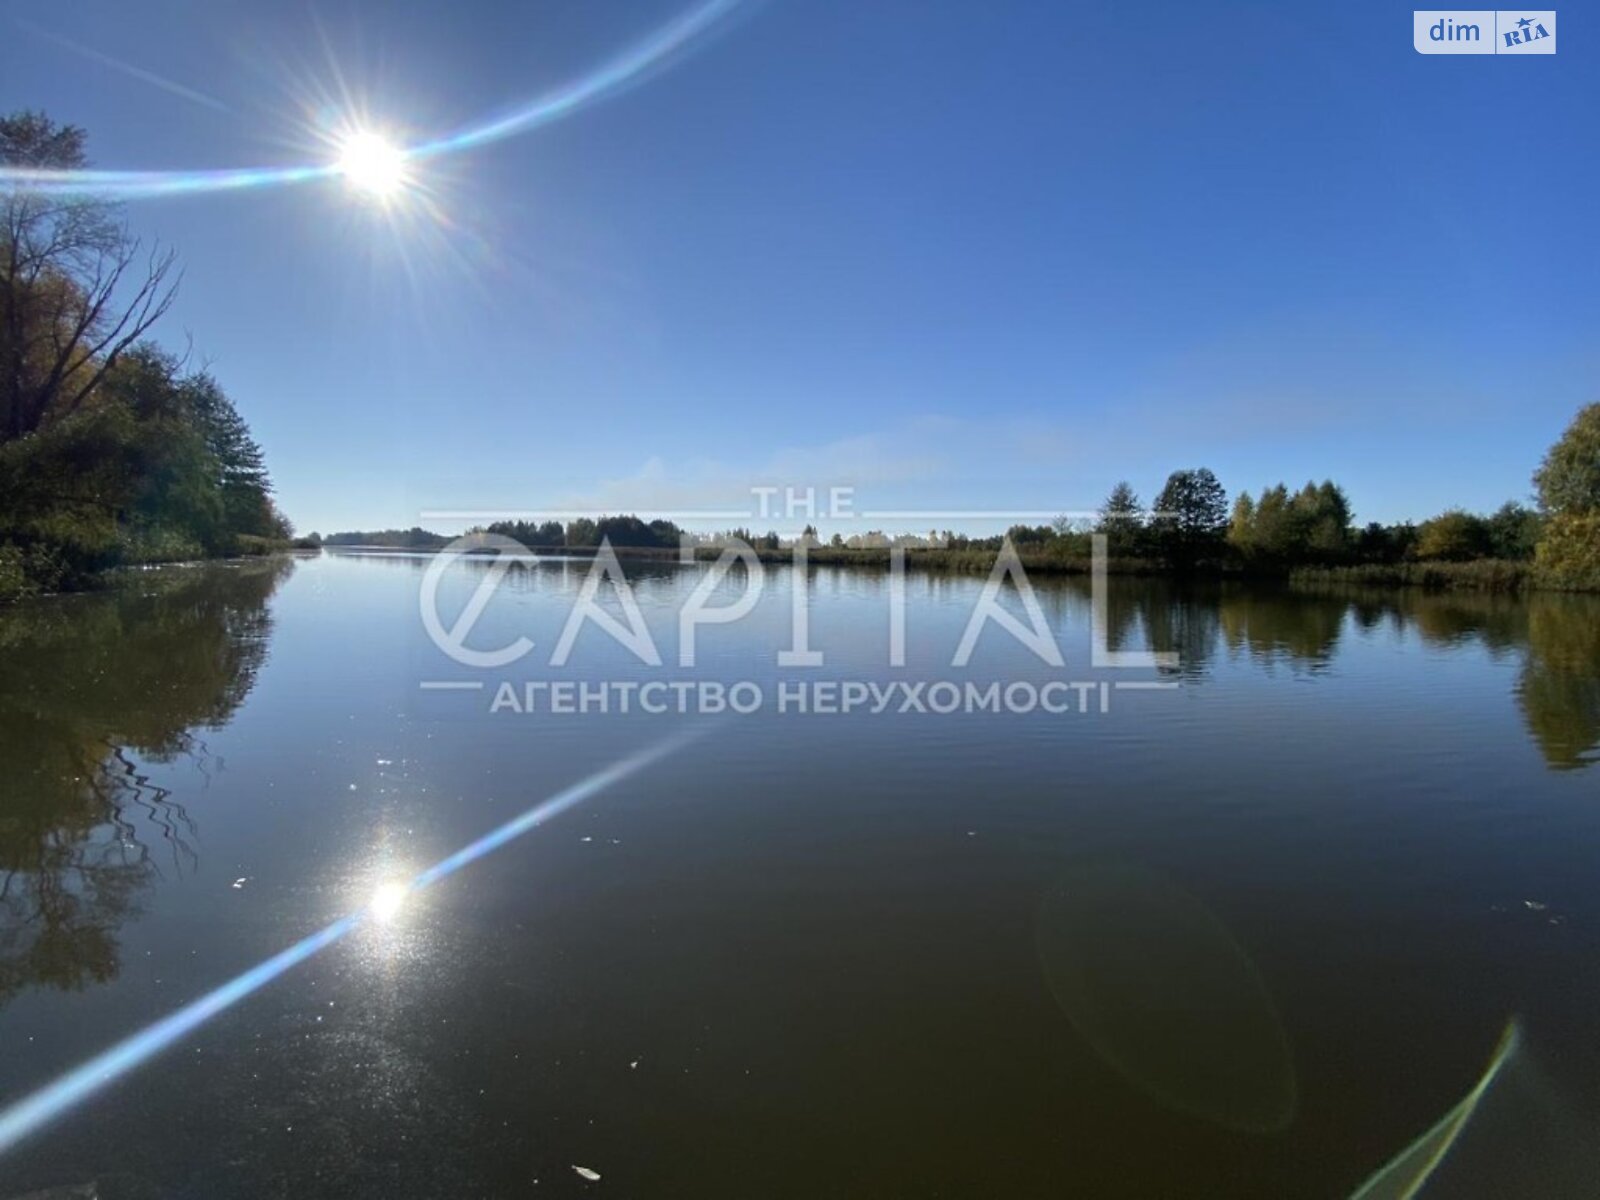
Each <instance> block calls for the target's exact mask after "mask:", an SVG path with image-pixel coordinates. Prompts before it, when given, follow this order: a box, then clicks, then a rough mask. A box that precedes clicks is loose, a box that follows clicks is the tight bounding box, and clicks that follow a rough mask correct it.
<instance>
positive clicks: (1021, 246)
mask: <svg viewBox="0 0 1600 1200" xmlns="http://www.w3.org/2000/svg"><path fill="white" fill-rule="evenodd" d="M685 7H686V5H685V4H684V2H683V0H635V2H630V3H615V4H610V3H608V4H595V3H592V2H591V0H540V2H538V3H522V4H511V3H505V4H478V5H473V4H462V3H456V4H449V5H445V4H439V5H426V4H420V3H419V4H411V5H393V4H379V3H370V4H363V3H348V2H347V3H319V4H316V5H304V4H293V3H290V4H281V5H280V4H273V5H245V4H240V3H231V2H229V0H210V2H207V3H203V4H202V3H179V2H176V0H165V2H157V3H149V4H141V5H138V6H133V5H128V4H126V3H121V2H119V3H109V2H104V0H87V2H84V3H78V4H74V5H72V6H70V7H69V6H56V7H54V8H46V7H45V6H40V5H35V4H27V5H24V4H17V3H12V2H10V0H5V2H4V3H0V108H4V109H13V108H18V107H24V106H27V107H36V108H43V109H45V110H47V111H48V112H50V113H51V114H52V115H53V116H55V117H57V118H58V119H60V120H64V121H71V122H74V123H76V124H80V125H83V126H84V127H86V128H87V129H88V130H89V131H90V134H91V150H92V154H93V157H94V159H95V164H96V165H97V166H101V167H106V168H149V169H155V168H171V169H188V168H207V167H231V166H253V165H261V164H282V163H293V162H301V161H314V160H316V159H318V158H319V157H324V156H325V154H326V152H325V151H324V150H322V149H320V148H318V147H317V146H316V144H315V141H314V140H313V139H311V138H310V137H309V134H308V130H309V129H310V128H311V126H312V125H313V124H314V123H315V122H316V121H317V120H318V119H322V120H338V119H339V117H340V110H341V109H342V108H343V107H345V102H344V98H345V97H348V98H349V99H350V100H351V101H353V102H354V104H355V105H356V106H358V107H359V108H361V109H363V110H364V111H365V114H366V115H367V117H368V118H369V119H371V120H372V121H374V122H376V123H377V124H379V125H382V126H383V127H385V128H387V129H388V130H391V131H393V132H395V133H396V134H399V135H401V136H410V137H413V138H416V139H424V138H428V137H431V136H435V135H438V134H440V133H443V132H446V131H449V130H452V129H455V128H458V127H460V126H462V125H463V124H467V123H470V122H472V121H474V120H476V119H478V118H480V117H483V116H485V115H492V114H495V113H498V112H503V111H505V110H506V109H508V108H510V107H514V106H515V105H516V104H517V103H519V102H521V101H526V100H528V99H529V98H531V97H534V96H537V95H538V94H540V93H541V92H544V91H546V90H547V89H549V88H552V87H555V86H557V85H560V84H563V83H566V82H568V81H570V80H572V79H576V78H580V77H582V76H583V75H584V74H585V73H586V72H588V71H590V70H591V69H592V68H593V67H594V66H595V65H596V64H598V63H601V62H603V61H604V60H605V59H607V58H608V57H609V56H611V55H612V54H614V53H615V52H616V51H618V50H619V49H621V48H623V47H625V46H627V45H628V44H629V43H630V42H633V41H635V40H637V39H639V38H642V37H645V36H648V35H649V34H650V32H651V31H652V30H654V29H655V28H657V27H658V26H660V25H661V24H662V23H664V22H666V21H669V20H670V19H672V18H673V17H674V16H675V15H676V14H679V13H681V12H682V11H683V10H684V8H685ZM135 10H137V11H135ZM1561 17H1562V22H1561V26H1560V36H1561V49H1560V52H1559V53H1558V54H1556V55H1555V56H1554V57H1549V56H1542V57H1525V58H1510V57H1491V56H1483V57H1478V56H1462V57H1452V56H1433V57H1424V56H1420V55H1418V54H1416V53H1415V52H1414V50H1413V49H1412V45H1411V13H1410V11H1409V10H1403V9H1400V8H1397V7H1393V6H1390V5H1379V4H1360V3H1350V4H1343V5H1337V6H1312V5H1281V4H1272V5H1269V4H1262V5H1251V6H1245V5H1233V6H1229V5H1191V4H1175V5H1157V4H1145V5H1139V6H1127V5H1093V6H1089V5H1069V4H1063V3H1002V2H998V0H982V2H978V0H973V2H970V3H967V2H960V3H958V2H956V0H916V2H899V0H873V2H872V3H865V4H864V3H861V2H860V0H767V2H765V3H760V4H756V3H750V4H746V5H745V6H744V7H743V8H742V9H741V10H740V11H739V12H738V13H737V14H736V15H735V18H734V19H733V20H731V21H730V22H728V23H727V24H726V25H725V26H724V27H722V28H720V29H719V31H718V32H717V34H716V36H714V37H711V38H709V39H708V40H706V41H704V42H703V43H700V44H697V45H696V46H695V47H694V48H693V50H692V52H690V53H686V54H683V55H681V56H679V57H678V58H677V59H676V60H675V61H673V62H672V63H671V64H669V67H668V69H664V70H658V71H655V72H653V73H651V75H650V76H649V77H648V78H646V79H644V80H642V81H640V82H639V83H638V85H637V86H635V87H633V88H631V89H629V90H627V91H625V92H623V93H621V94H619V95H616V96H614V97H612V98H610V99H608V100H606V101H604V102H602V103H599V104H595V105H593V106H590V107H587V108H584V109H582V110H580V111H577V112H575V113H573V114H572V115H570V116H568V117H566V118H565V119H563V120H560V121H558V122H554V123H550V124H547V125H544V126H542V127H540V128H538V129H535V130H532V131H530V132H528V133H526V134H523V135H521V136H517V137H514V138H509V139H506V140H503V141H499V142H496V143H494V144H491V145H487V146H482V147H479V148H476V149H474V150H471V151H469V152H465V153H462V154H459V155H455V156H452V157H449V158H439V159H433V160H430V161H429V162H428V163H426V164H418V166H417V174H418V177H419V181H421V182H422V183H423V184H425V186H426V187H427V188H428V189H429V191H430V193H431V194H432V196H433V197H434V204H435V207H436V212H437V214H438V217H435V216H430V215H428V214H426V213H424V212H422V211H420V207H419V206H418V205H416V204H412V205H410V206H407V207H406V209H405V211H403V212H399V213H397V214H390V215H385V214H384V213H383V212H381V211H380V210H378V209H376V208H375V207H374V206H372V205H370V204H368V203H365V202H362V201H360V200H358V199H356V198H354V197H352V196H351V195H350V194H349V192H348V189H347V188H346V187H345V186H344V185H343V184H342V183H341V182H337V181H326V182H321V183H316V184H310V185H305V186H300V187H289V188H279V189H262V190H258V191H249V192H240V193H223V194H207V195H193V196H185V197H181V198H171V197H169V198H161V199H145V200H140V201H137V202H135V203H133V204H132V205H131V206H130V209H129V219H130V222H131V224H132V225H133V227H134V229H135V230H136V231H137V232H140V233H142V234H144V235H147V236H158V237H160V238H161V239H163V240H164V241H167V242H170V243H171V244H173V245H174V246H176V247H177V248H178V249H179V251H180V253H181V255H182V258H183V261H184V263H185V266H186V276H185V279H184V285H183V291H182V295H181V298H180V300H179V303H178V305H177V307H176V309H175V310H174V312H173V313H172V314H171V316H169V318H168V319H167V321H166V323H165V325H164V326H163V327H162V338H163V340H165V341H167V342H169V343H170V344H174V345H181V344H182V342H183V339H184V336H185V332H186V331H187V333H189V334H192V336H193V339H194V346H195V349H196V352H197V354H198V355H200V356H201V357H203V358H205V359H207V360H208V361H209V362H210V363H211V364H212V367H213V369H214V370H215V371H216V373H217V374H218V376H219V377H220V378H221V380H222V381H223V383H224V385H225V386H226V387H227V389H228V390H229V392H230V393H231V394H232V395H233V396H234V397H235V399H236V400H237V402H238V404H239V406H240V408H241V409H242V410H243V411H244V413H245V415H246V417H247V418H248V419H249V421H250V422H251V425H252V426H253V428H254V429H255V431H256V433H257V435H258V437H259V438H260V440H261V442H262V443H263V445H264V447H265V448H266V451H267V454H268V460H269V463H270V465H271V467H272V470H273V474H274V476H275V478H276V481H277V484H278V489H279V493H280V498H281V502H282V504H283V506H284V508H285V509H286V511H287V512H288V513H289V515H290V516H291V517H292V518H293V519H294V521H295V522H296V524H297V525H298V526H299V527H300V528H301V529H307V530H308V529H313V528H315V529H320V530H322V531H324V532H327V531H329V530H332V529H343V528H352V527H362V528H370V527H375V526H390V525H409V524H412V523H415V522H416V521H417V520H418V514H419V512H421V511H422V510H424V509H438V508H451V509H460V508H526V509H538V508H587V507H598V508H604V509H607V510H613V511H614V510H618V509H630V510H632V509H650V508H737V507H741V506H745V505H748V504H749V502H750V497H749V493H748V491H747V490H746V489H747V488H748V487H750V486H752V485H757V484H760V485H769V484H770V485H779V486H785V485H787V486H796V487H805V486H815V487H817V488H819V489H822V488H827V487H829V486H830V485H836V484H848V485H853V486H854V487H855V488H856V494H857V497H858V499H857V506H858V507H861V508H869V507H870V508H895V509H903V508H939V509H963V508H965V509H975V508H983V509H1016V510H1058V509H1080V508H1089V507H1093V506H1094V505H1095V504H1097V503H1098V502H1099V500H1100V499H1101V498H1102V497H1103V496H1104V494H1105V493H1106V491H1107V490H1109V488H1110V486H1111V485H1112V483H1114V482H1115V481H1116V480H1117V479H1118V478H1122V477H1127V478H1129V479H1130V480H1132V481H1133V483H1134V484H1135V486H1136V488H1138V490H1139V491H1140V493H1141V495H1143V496H1144V497H1145V498H1146V499H1147V500H1148V499H1150V498H1152V497H1153V494H1154V492H1155V490H1156V489H1157V488H1158V487H1159V485H1160V482H1161V480H1162V479H1163V478H1164V477H1165V475H1166V473H1167V472H1168V471H1170V470H1172V469H1174V468H1177V467H1184V466H1193V465H1208V466H1210V467H1211V468H1212V469H1213V470H1215V471H1216V472H1217V474H1218V476H1219V477H1220V478H1221V479H1222V481H1223V483H1224V484H1225V485H1226V486H1227V487H1228V489H1229V491H1230V493H1232V492H1236V491H1238V490H1239V489H1240V488H1249V489H1251V490H1255V489H1258V488H1260V487H1261V486H1263V485H1265V484H1270V483H1274V482H1277V481H1278V480H1280V479H1283V480H1287V481H1288V482H1290V483H1291V484H1298V483H1300V482H1303V481H1304V480H1305V479H1307V478H1309V477H1315V478H1318V479H1321V478H1323V477H1325V476H1332V477H1333V478H1335V479H1336V480H1338V481H1340V482H1342V483H1343V484H1344V485H1345V486H1346V487H1347V489H1348V490H1349V492H1350V494H1351V497H1352V499H1353V501H1354V504H1355V507H1356V510H1357V517H1358V519H1360V520H1363V521H1364V520H1369V519H1381V520H1391V519H1400V518H1406V517H1412V518H1420V517H1424V516H1427V515H1430V514H1431V513H1433V512H1436V511H1438V510H1440V509H1442V508H1444V507H1446V506H1447V505H1450V504H1458V503H1459V504H1463V505H1466V506H1468V507H1474V508H1489V507H1493V506H1495V505H1497V504H1498V503H1500V502H1501V501H1502V500H1504V499H1507V498H1510V497H1519V498H1521V497H1525V496H1526V494H1527V492H1528V490H1529V483H1528V476H1529V474H1530V472H1531V471H1532V469H1533V468H1534V466H1535V465H1536V464H1537V462H1538V459H1539V456H1540V455H1541V454H1542V453H1543V450H1544V449H1545V447H1546V446H1547V445H1548V444H1549V443H1550V442H1551V441H1552V440H1553V439H1554V438H1555V437H1556V436H1557V435H1558V434H1559V433H1560V431H1561V429H1562V428H1563V427H1564V426H1565V424H1566V423H1567V421H1568V420H1569V419H1570V418H1571V416H1572V414H1573V412H1574V411H1575V410H1576V409H1577V408H1578V407H1579V406H1580V405H1581V404H1583V403H1586V402H1588V401H1591V400H1595V399H1597V398H1600V338H1597V337H1596V333H1595V331H1596V330H1597V328H1600V320H1597V318H1600V311H1597V309H1600V289H1597V288H1596V285H1595V281H1596V279H1600V263H1597V261H1596V259H1597V250H1600V237H1596V235H1595V227H1594V215H1593V214H1594V211H1595V196H1596V194H1597V192H1600V165H1597V161H1596V156H1597V153H1600V151H1597V143H1596V140H1595V137H1594V120H1595V113H1596V112H1597V111H1600V70H1597V67H1600V63H1597V61H1596V58H1595V54H1596V53H1597V51H1596V47H1595V43H1594V39H1593V37H1592V33H1593V28H1594V27H1593V25H1592V23H1591V22H1589V21H1588V20H1587V19H1586V18H1587V14H1586V13H1585V12H1583V11H1581V10H1578V9H1569V10H1564V11H1563V12H1562V13H1561ZM61 39H65V40H66V41H67V42H71V43H73V44H75V45H76V46H78V47H84V48H88V49H90V50H93V51H96V52H99V53H100V54H103V55H110V56H113V57H114V58H116V59H117V60H119V61H121V62H123V63H125V64H128V65H130V66H133V67H136V68H138V69H139V70H141V71H144V72H147V73H150V74H153V75H156V76H159V77H161V78H162V79H164V80H167V81H169V82H172V83H176V84H178V85H180V86H181V87H182V88H184V89H187V90H189V91H192V92H195V93H198V94H200V95H201V96H203V97H206V98H208V101H209V102H201V101H200V100H197V99H195V98H193V97H189V96H185V95H181V94H179V93H178V92H177V91H175V90H173V89H170V88H164V87H161V86H158V85H156V84H155V83H152V82H151V81H149V80H148V79H142V78H138V77H135V76H134V75H133V74H130V73H128V72H126V71H123V70H119V69H117V68H116V67H114V66H112V65H109V64H108V63H106V62H105V61H103V60H101V59H98V58H95V57H92V56H90V55H87V54H85V53H82V52H81V50H78V49H73V48H71V47H69V46H68V45H66V44H64V43H63V41H62V40H61ZM439 218H442V219H439ZM432 523H433V524H434V525H435V526H437V527H441V528H447V527H449V523H447V522H442V521H436V522H432ZM941 523H942V524H953V525H959V524H960V522H954V521H952V522H941ZM907 524H908V525H914V524H916V523H914V522H908V523H907ZM825 531H826V526H825Z"/></svg>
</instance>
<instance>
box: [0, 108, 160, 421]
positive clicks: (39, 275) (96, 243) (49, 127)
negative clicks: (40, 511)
mask: <svg viewBox="0 0 1600 1200" xmlns="http://www.w3.org/2000/svg"><path fill="white" fill-rule="evenodd" d="M84 141H85V136H84V132H83V130H81V129H79V128H77V127H76V126H72V125H57V124H56V123H55V122H54V121H52V120H50V118H49V117H47V116H45V115H44V114H43V113H36V112H20V113H15V114H13V115H11V116H7V117H0V164H3V165H5V166H8V167H22V168H31V169H38V170H78V169H81V168H83V167H84V166H86V165H87V162H88V159H87V156H86V155H85V153H84ZM141 260H142V266H141V265H139V264H140V263H141ZM173 262H174V259H173V255H172V254H171V252H162V251H160V250H159V249H153V250H152V251H151V252H150V253H149V254H148V255H145V254H143V253H142V248H141V245H140V242H139V240H138V239H137V238H134V237H131V236H130V235H129V234H128V232H127V230H126V228H125V227H124V226H123V225H122V223H121V221H120V213H119V212H118V210H117V208H116V206H114V205H111V204H108V203H106V202H104V201H101V200H96V199H91V198H84V197H71V196H61V195H58V194H56V193H51V192H46V191H43V190H41V189H38V188H29V187H27V186H26V185H22V186H19V187H14V188H12V189H11V190H8V191H6V192H4V193H3V194H0V440H7V439H15V438H20V437H22V436H24V435H25V434H29V433H32V432H34V431H35V430H37V429H39V428H41V426H43V425H44V424H45V423H46V422H47V421H49V420H52V419H61V418H63V417H66V416H69V415H71V414H72V413H74V412H76V411H78V409H79V408H80V407H81V406H82V405H83V403H84V401H85V400H86V399H87V398H88V397H89V396H90V395H91V394H92V393H93V392H94V390H95V388H96V387H97V386H98V385H99V384H100V382H101V381H102V380H103V379H104V378H105V376H106V374H107V372H109V371H110V370H111V369H112V368H113V367H114V366H115V365H116V363H117V359H118V358H119V357H120V356H121V355H122V353H123V352H124V351H125V350H127V349H128V348H129V347H130V346H132V345H134V343H136V342H137V341H138V340H139V339H140V338H141V337H143V336H144V334H145V332H146V331H147V330H148V329H149V328H150V327H151V326H152V325H154V324H155V322H156V321H158V320H159V319H160V318H161V316H162V315H163V314H164V313H165V312H166V311H167V309H168V308H169V307H170V306H171V304H172V299H173V296H174V294H175V292H176V288H177V280H176V279H170V280H169V276H172V274H173Z"/></svg>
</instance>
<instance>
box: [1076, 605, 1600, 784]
mask: <svg viewBox="0 0 1600 1200" xmlns="http://www.w3.org/2000/svg"><path fill="white" fill-rule="evenodd" d="M1347 619H1348V621H1349V623H1350V625H1349V627H1350V628H1353V629H1354V630H1359V631H1361V632H1364V633H1368V634H1371V633H1376V632H1378V631H1380V630H1382V629H1385V628H1387V629H1391V630H1393V631H1394V633H1395V634H1397V635H1399V636H1403V637H1413V638H1416V639H1418V640H1420V641H1421V642H1423V643H1424V644H1426V645H1428V646H1433V647H1438V648H1441V649H1449V648H1455V647H1461V646H1466V645H1472V644H1475V645H1478V646H1481V647H1482V648H1483V649H1484V650H1485V651H1487V652H1488V653H1489V654H1490V655H1491V656H1493V657H1495V658H1507V657H1510V658H1511V659H1512V661H1516V659H1517V658H1520V660H1521V670H1520V672H1519V674H1518V679H1517V685H1516V699H1517V703H1518V705H1519V707H1520V708H1521V710H1522V715H1523V719H1524V720H1525V722H1526V723H1527V727H1528V732H1529V735H1530V736H1531V737H1532V739H1533V741H1534V743H1535V744H1536V745H1537V746H1538V747H1539V750H1540V752H1541V753H1542V754H1543V755H1544V757H1545V761H1546V762H1547V763H1548V764H1549V765H1550V766H1551V767H1553V768H1556V769H1560V770H1569V769H1574V768H1581V767H1586V766H1591V765H1593V764H1595V763H1597V762H1600V597H1594V596H1570V595H1561V594H1556V593H1547V592H1539V593H1534V594H1533V595H1532V596H1528V597H1516V596H1503V595H1494V594H1490V593H1479V592H1424V591H1419V590H1405V591H1394V590H1382V591H1378V590H1353V591H1339V592H1325V591H1324V592H1319V591H1310V590H1304V591H1302V590H1293V589H1281V588H1277V589H1266V588H1256V587H1247V586H1243V585H1234V584H1226V585H1222V586H1211V587H1194V586H1190V587H1182V586H1179V585H1176V584H1174V583H1173V582H1172V581H1170V580H1164V579H1129V578H1121V579H1118V578H1113V579H1111V580H1110V581H1108V587H1107V595H1106V627H1107V628H1106V635H1107V643H1108V645H1109V647H1110V648H1111V649H1112V650H1129V649H1149V650H1176V651H1177V652H1178V654H1179V655H1180V662H1179V666H1178V668H1177V670H1178V672H1179V673H1181V674H1183V675H1185V676H1187V677H1190V678H1194V679H1203V678H1205V677H1206V676H1207V675H1208V674H1209V673H1210V670H1211V664H1212V662H1213V660H1214V659H1215V656H1216V654H1217V652H1218V651H1219V649H1222V648H1226V650H1227V652H1228V653H1230V654H1233V655H1245V656H1247V657H1248V658H1249V659H1250V660H1251V661H1253V662H1256V663H1259V664H1261V665H1264V666H1271V665H1273V664H1276V663H1283V664H1287V665H1288V666H1290V667H1291V668H1293V669H1296V670H1305V671H1311V672H1316V671H1320V670H1323V669H1324V668H1326V667H1328V666H1329V665H1330V664H1331V663H1332V662H1333V661H1334V659H1335V657H1336V655H1337V654H1338V651H1339V646H1340V639H1341V636H1342V635H1343V633H1344V632H1345V630H1346V628H1347V625H1346V621H1347Z"/></svg>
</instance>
